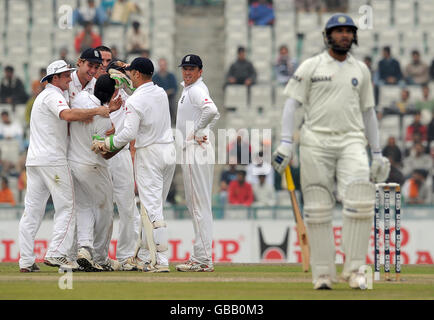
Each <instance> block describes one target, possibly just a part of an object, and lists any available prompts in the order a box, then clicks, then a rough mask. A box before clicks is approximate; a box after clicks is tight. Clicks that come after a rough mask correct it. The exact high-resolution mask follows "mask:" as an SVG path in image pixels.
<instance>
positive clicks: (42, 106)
mask: <svg viewBox="0 0 434 320" xmlns="http://www.w3.org/2000/svg"><path fill="white" fill-rule="evenodd" d="M63 93H64V92H63V91H62V90H61V89H60V88H58V87H56V86H53V85H52V84H50V83H48V84H47V85H46V86H45V89H44V90H43V91H42V92H41V93H40V94H39V95H38V96H37V97H36V100H35V102H34V103H33V108H32V113H31V117H30V142H29V149H28V151H27V159H26V166H64V165H67V160H66V151H67V144H68V122H67V121H65V120H62V119H60V112H61V111H63V110H66V109H69V106H68V104H67V100H66V98H65V96H64V95H63Z"/></svg>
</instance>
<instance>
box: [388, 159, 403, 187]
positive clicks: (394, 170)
mask: <svg viewBox="0 0 434 320" xmlns="http://www.w3.org/2000/svg"><path fill="white" fill-rule="evenodd" d="M388 159H389V162H390V173H389V177H388V178H387V179H386V181H385V182H386V183H392V182H394V183H399V184H400V185H401V186H402V185H403V184H404V181H405V177H404V174H403V173H402V171H401V166H400V164H399V163H397V162H396V161H395V159H394V158H393V156H389V157H388Z"/></svg>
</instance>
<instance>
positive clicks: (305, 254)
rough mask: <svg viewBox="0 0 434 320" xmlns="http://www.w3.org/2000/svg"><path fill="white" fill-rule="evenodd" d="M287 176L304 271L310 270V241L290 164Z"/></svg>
mask: <svg viewBox="0 0 434 320" xmlns="http://www.w3.org/2000/svg"><path fill="white" fill-rule="evenodd" d="M285 176H286V185H287V187H288V191H289V193H290V195H291V203H292V210H293V212H294V218H295V222H296V228H297V233H298V240H299V242H300V248H301V261H302V266H303V271H304V272H308V271H309V241H308V238H307V233H306V227H305V225H304V222H303V218H302V217H301V212H300V207H299V206H298V203H297V198H296V196H295V186H294V180H293V179H292V175H291V170H290V168H289V166H287V167H286V169H285Z"/></svg>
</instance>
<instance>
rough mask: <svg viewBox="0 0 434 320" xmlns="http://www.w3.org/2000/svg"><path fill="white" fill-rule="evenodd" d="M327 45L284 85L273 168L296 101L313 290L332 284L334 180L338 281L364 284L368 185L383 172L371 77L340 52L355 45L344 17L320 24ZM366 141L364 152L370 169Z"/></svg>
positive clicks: (284, 152) (283, 150)
mask: <svg viewBox="0 0 434 320" xmlns="http://www.w3.org/2000/svg"><path fill="white" fill-rule="evenodd" d="M324 41H325V43H326V46H327V50H326V51H324V52H323V53H321V54H318V55H316V56H314V57H312V58H310V59H307V60H306V61H305V62H303V63H302V64H301V65H300V67H299V68H298V69H297V71H296V72H295V74H294V76H293V77H292V78H291V79H290V81H289V82H288V84H287V86H286V88H285V91H284V92H285V94H286V95H287V96H288V97H289V98H288V99H287V101H286V103H285V106H284V111H283V119H282V134H281V143H280V145H279V147H278V148H277V149H276V151H275V152H274V154H273V166H274V167H275V169H276V170H277V171H278V172H279V173H282V172H283V171H284V170H285V167H286V166H287V165H288V164H289V161H290V160H291V158H292V155H293V152H294V151H293V140H292V139H293V132H294V113H295V109H296V108H297V107H299V106H300V105H301V106H302V107H303V109H304V111H305V121H304V124H303V126H302V128H301V132H300V170H301V187H302V192H303V198H304V219H305V221H306V225H307V232H308V236H309V243H310V250H311V267H312V278H313V284H314V289H331V288H332V282H335V281H336V268H335V243H334V237H333V228H332V210H333V207H334V204H335V199H334V196H333V192H334V190H335V188H334V181H335V179H336V181H337V195H336V197H337V199H338V200H340V201H342V204H343V249H344V253H345V265H344V270H343V274H342V276H343V278H344V279H346V280H348V282H349V285H350V287H351V288H360V283H361V282H364V281H366V278H365V275H364V274H362V273H358V271H359V268H360V267H361V266H362V265H364V264H365V261H366V254H367V252H368V245H369V239H370V232H371V227H372V217H373V215H374V202H375V187H374V185H373V183H371V182H370V179H369V178H370V176H371V179H372V180H373V181H374V182H381V181H384V180H385V179H386V178H387V177H388V175H389V171H390V164H389V162H388V160H387V159H386V158H384V157H382V155H381V149H380V143H379V134H378V124H377V118H376V114H375V110H374V94H373V88H372V84H371V77H370V73H369V70H368V68H367V67H366V65H365V64H364V63H362V62H360V61H358V60H356V59H355V58H354V57H353V56H352V55H351V54H349V53H348V51H349V50H350V49H351V46H352V43H356V44H357V27H356V25H355V24H354V22H353V20H352V19H351V18H350V17H349V16H347V15H345V14H335V15H333V16H332V17H331V18H330V19H329V21H328V22H327V24H326V27H325V30H324ZM366 138H367V140H368V142H369V145H370V148H371V152H372V164H371V172H370V171H369V159H368V154H367V152H366Z"/></svg>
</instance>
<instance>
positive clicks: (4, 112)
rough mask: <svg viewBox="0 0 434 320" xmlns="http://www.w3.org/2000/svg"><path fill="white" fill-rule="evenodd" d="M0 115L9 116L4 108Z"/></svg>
mask: <svg viewBox="0 0 434 320" xmlns="http://www.w3.org/2000/svg"><path fill="white" fill-rule="evenodd" d="M1 116H2V117H3V116H8V117H9V112H7V111H6V110H3V111H2V114H1Z"/></svg>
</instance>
